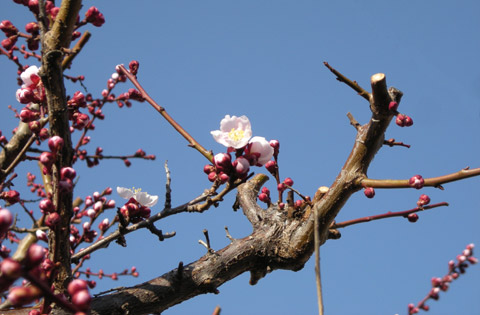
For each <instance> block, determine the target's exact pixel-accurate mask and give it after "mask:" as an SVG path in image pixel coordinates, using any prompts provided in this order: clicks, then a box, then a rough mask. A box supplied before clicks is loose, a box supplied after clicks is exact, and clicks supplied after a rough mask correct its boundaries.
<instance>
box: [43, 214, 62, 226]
mask: <svg viewBox="0 0 480 315" xmlns="http://www.w3.org/2000/svg"><path fill="white" fill-rule="evenodd" d="M60 220H61V218H60V215H59V214H58V213H56V212H52V213H50V214H49V215H48V216H47V218H46V219H45V225H46V226H48V227H49V228H52V229H53V228H54V227H56V226H57V225H58V224H59V223H60Z"/></svg>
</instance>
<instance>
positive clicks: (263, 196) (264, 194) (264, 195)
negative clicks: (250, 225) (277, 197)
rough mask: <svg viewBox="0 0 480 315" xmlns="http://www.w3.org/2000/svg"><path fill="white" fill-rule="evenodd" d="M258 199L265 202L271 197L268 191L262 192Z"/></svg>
mask: <svg viewBox="0 0 480 315" xmlns="http://www.w3.org/2000/svg"><path fill="white" fill-rule="evenodd" d="M258 199H259V200H260V201H262V202H265V203H269V202H270V197H269V196H268V195H267V194H266V193H261V194H260V195H258Z"/></svg>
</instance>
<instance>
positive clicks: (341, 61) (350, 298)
mask: <svg viewBox="0 0 480 315" xmlns="http://www.w3.org/2000/svg"><path fill="white" fill-rule="evenodd" d="M91 5H97V6H98V8H99V9H100V11H101V12H102V13H103V14H104V15H105V18H106V24H105V25H104V26H103V27H101V28H94V27H88V29H89V30H90V31H92V33H93V36H92V38H91V40H90V41H89V43H88V44H87V46H86V47H85V49H84V51H83V52H82V54H81V55H80V56H79V57H78V58H77V59H76V60H75V64H74V67H73V68H72V69H71V70H70V71H68V74H70V75H80V74H83V75H85V77H86V80H85V85H86V86H87V88H88V91H89V92H91V93H93V94H94V95H96V96H98V95H99V93H100V91H101V90H102V89H103V88H104V87H105V86H106V80H107V79H108V78H109V77H110V75H111V73H112V72H113V71H114V67H115V65H116V64H119V63H124V64H128V62H129V61H130V60H132V59H136V60H138V61H139V62H140V72H139V79H140V80H141V82H142V83H143V85H144V87H145V88H146V89H147V91H149V93H150V94H151V96H152V97H154V98H155V99H156V100H157V102H158V103H159V104H161V105H163V106H165V107H166V109H167V111H168V112H169V113H170V114H171V115H172V116H173V117H174V118H175V119H177V121H178V122H179V123H180V124H182V126H184V127H185V128H186V129H187V130H188V131H190V133H191V134H192V135H193V136H194V137H196V139H197V140H198V141H199V142H200V143H201V144H203V146H205V147H206V148H208V149H212V150H213V151H214V152H221V151H222V150H223V149H224V148H223V147H222V146H220V145H219V144H217V143H215V142H214V141H213V139H212V137H211V135H210V131H211V130H215V129H218V125H219V122H220V120H221V118H222V117H223V116H224V115H226V114H230V115H247V116H248V117H249V118H250V120H251V122H252V129H253V133H254V135H258V136H264V137H266V138H268V139H278V140H279V141H280V144H281V150H280V151H281V152H280V160H279V162H280V168H281V169H280V172H281V175H282V177H285V176H290V177H292V178H293V179H294V181H295V187H296V188H297V189H298V190H300V191H301V192H302V193H304V194H306V195H313V194H314V192H315V190H316V189H317V188H318V187H319V186H322V185H327V186H329V185H330V184H331V183H332V181H333V180H334V178H335V177H336V174H337V172H338V171H339V170H340V168H341V166H342V165H343V163H344V161H345V159H346V158H347V156H348V153H349V151H350V149H351V147H352V145H353V141H354V137H355V130H354V129H353V128H352V127H351V126H350V125H349V122H348V119H347V117H346V113H347V112H352V113H353V115H354V116H355V118H356V119H357V120H358V121H359V122H361V123H365V122H367V119H368V118H369V109H368V104H367V103H366V102H365V100H364V99H362V98H361V97H358V96H357V95H356V94H355V93H354V92H353V91H352V90H350V89H349V88H348V87H347V86H345V85H343V84H341V83H339V82H337V81H336V80H335V78H334V77H333V75H332V74H331V73H330V72H329V71H328V70H327V69H326V68H325V67H324V66H323V61H328V62H329V63H330V64H331V65H333V66H334V67H336V68H337V69H338V70H340V71H342V72H343V73H344V74H345V75H347V76H348V77H350V78H351V79H354V80H357V81H358V82H359V84H360V85H361V86H363V87H364V88H366V89H369V88H370V87H369V81H370V76H371V75H372V74H375V73H377V72H383V73H385V74H386V75H387V83H388V85H392V86H395V87H397V88H399V89H400V90H402V91H403V92H404V93H405V95H404V97H403V100H402V103H401V104H400V108H399V110H400V111H401V112H404V113H406V114H408V115H410V116H411V117H412V118H413V120H414V123H415V124H414V126H413V127H410V128H399V127H397V126H396V125H392V126H391V127H390V129H389V130H388V132H387V138H395V139H397V140H398V141H403V142H405V143H408V144H411V145H412V148H410V149H405V148H401V147H394V148H388V147H386V148H384V149H382V150H381V151H380V152H379V154H378V155H377V157H376V159H375V160H374V161H373V163H372V166H371V168H370V170H369V174H368V175H369V176H370V177H372V178H401V179H405V178H409V177H411V176H412V175H414V174H422V175H423V176H424V177H433V176H439V175H443V174H447V173H451V172H455V171H458V170H460V169H461V168H464V167H466V166H471V167H480V159H479V157H480V146H479V145H480V140H479V137H478V135H479V133H480V124H479V123H480V106H479V105H480V102H479V99H480V88H479V87H480V64H479V61H478V52H479V51H480V38H479V37H478V30H479V29H480V19H478V12H479V10H480V5H479V3H478V2H477V1H473V0H471V1H456V2H455V3H453V2H450V1H396V2H393V1H337V2H334V1H330V2H326V1H282V0H279V1H250V0H248V1H134V2H132V1H124V0H118V1H115V3H113V2H112V3H110V2H105V1H85V4H84V9H83V10H82V14H84V12H85V11H86V9H88V8H89V7H90V6H91ZM0 12H1V14H0V18H1V20H4V19H11V20H12V22H13V23H14V24H15V25H17V27H19V28H23V25H24V24H25V22H28V21H31V20H32V16H31V14H30V13H29V12H28V11H27V10H25V9H23V7H21V6H19V5H16V4H14V3H13V2H12V1H2V2H1V3H0ZM82 30H84V29H82ZM1 57H2V58H0V67H1V69H2V76H1V77H0V91H1V95H2V96H3V98H2V104H1V106H0V122H1V124H0V129H1V130H2V131H3V132H4V133H5V134H8V133H9V132H10V130H11V129H12V128H13V127H14V126H15V121H14V119H13V118H12V115H11V112H10V111H8V109H6V106H7V105H9V104H11V105H12V106H14V107H15V108H18V109H19V108H21V105H20V104H18V103H17V102H16V100H15V90H16V88H17V86H16V80H15V73H16V68H15V67H14V65H13V64H12V63H11V62H8V61H7V60H6V58H3V56H1ZM37 64H38V63H37ZM129 87H130V85H124V86H120V87H119V89H118V90H116V92H117V94H118V93H120V92H123V91H125V90H126V89H127V88H129ZM78 89H80V90H81V87H79V86H78V85H69V86H68V93H69V94H70V95H72V94H73V93H74V92H75V91H76V90H78ZM104 113H105V115H106V119H105V121H102V122H98V123H97V124H96V130H95V132H94V133H92V134H91V136H92V142H91V145H90V146H89V147H87V148H89V150H90V152H91V153H93V152H94V150H95V147H96V146H98V145H101V146H102V147H103V148H104V153H105V154H130V153H133V152H134V151H135V150H137V149H138V148H143V149H144V150H146V151H147V153H148V154H155V155H156V156H157V160H156V161H154V162H150V161H137V160H134V161H132V162H133V163H132V166H131V167H130V168H125V167H124V165H123V163H122V162H121V161H102V162H101V166H100V167H96V168H94V169H87V168H86V167H85V166H84V165H82V164H81V163H77V164H76V165H75V168H76V169H77V171H78V172H79V174H80V181H79V184H78V189H77V190H76V194H77V195H78V196H81V197H85V196H86V195H88V194H91V193H93V192H94V191H96V190H98V191H101V190H102V189H104V188H105V187H107V186H111V187H116V186H117V185H120V186H126V187H131V186H135V187H142V188H143V189H144V190H146V191H148V192H149V193H153V194H158V195H160V196H161V198H162V197H163V194H164V182H165V176H164V170H163V162H164V161H165V160H168V161H169V166H170V170H171V172H172V181H173V183H172V189H173V203H174V204H175V205H178V204H181V203H184V202H186V201H189V200H190V199H192V198H193V197H195V196H197V195H199V194H200V193H201V192H202V191H203V189H205V188H207V187H208V185H209V182H208V181H207V179H206V176H205V175H204V174H203V172H202V167H203V165H204V164H205V161H206V160H205V159H204V158H203V157H202V156H201V155H200V154H198V153H197V152H196V151H194V150H192V149H190V148H188V147H187V146H186V142H185V141H184V140H183V138H181V136H179V135H178V134H176V133H175V131H174V130H173V128H171V127H170V126H169V125H167V124H166V122H165V121H164V120H162V118H161V117H160V116H159V115H158V114H157V113H156V112H155V111H154V110H153V109H152V108H150V107H149V106H148V105H147V104H138V103H136V104H134V106H133V108H130V109H126V108H122V109H119V108H117V106H116V105H113V104H112V105H109V106H106V107H105V109H104ZM78 136H79V135H78V134H74V139H75V137H78ZM28 170H30V171H35V172H37V173H38V170H37V169H36V168H35V166H34V164H33V163H32V164H31V165H29V166H28V167H26V168H19V169H18V170H17V171H18V172H19V173H21V177H22V178H21V181H23V180H24V177H25V175H24V173H22V172H26V171H28ZM256 171H261V170H260V169H257V170H256ZM21 181H19V182H18V185H17V188H19V189H20V188H21V192H23V193H24V194H25V196H30V195H29V194H28V193H27V192H26V189H23V188H22V185H21ZM479 184H480V178H473V179H468V180H465V181H462V182H456V183H451V184H447V185H445V190H444V191H440V190H435V189H433V188H428V189H423V190H422V191H416V190H399V191H393V190H389V191H386V190H377V195H376V197H375V198H374V199H372V200H370V199H366V198H365V197H364V196H363V194H361V193H359V194H357V195H355V196H353V197H352V198H351V199H350V200H349V202H348V204H347V205H346V206H345V207H344V209H343V210H342V212H341V213H340V215H339V217H338V220H337V221H343V220H349V219H353V218H357V217H361V216H365V215H370V214H379V213H383V212H386V211H398V210H404V209H410V208H413V207H414V206H415V202H416V200H417V198H418V196H419V195H420V194H421V193H426V194H429V195H430V197H431V198H432V202H440V201H448V202H449V203H450V207H448V208H439V209H436V210H433V211H428V212H425V213H421V214H420V219H419V221H418V222H417V223H415V224H411V223H408V222H407V220H405V219H401V218H395V219H390V220H383V221H377V222H373V223H368V224H362V225H357V226H354V227H351V228H347V229H344V230H342V238H341V239H340V240H336V241H329V242H327V243H326V244H325V245H324V246H323V247H322V248H321V257H322V258H321V261H322V276H323V287H324V299H325V308H326V312H327V314H345V315H347V314H392V315H393V314H396V313H399V314H405V313H406V309H407V304H408V303H410V302H415V303H416V302H418V301H419V300H420V299H422V298H423V297H424V296H425V295H426V294H427V292H428V290H429V289H430V279H431V277H434V276H442V275H444V273H445V272H446V271H447V262H448V261H449V260H450V259H453V258H455V256H456V255H457V254H459V253H460V252H461V250H462V249H463V248H464V247H465V245H467V244H468V243H472V242H473V243H476V244H477V245H478V246H480V232H479V220H480V212H479V210H480V209H479V206H480V194H479V193H478V192H479V187H480V186H479ZM267 185H269V187H270V188H271V189H273V187H274V185H273V183H272V181H270V182H269V183H268V184H267ZM114 197H115V199H116V201H117V204H120V203H121V202H122V199H121V198H119V197H118V196H114ZM232 203H233V195H231V196H230V197H229V198H227V200H226V201H225V202H224V203H222V205H221V206H220V207H219V208H216V209H211V210H209V211H208V212H206V213H204V214H201V215H200V214H181V215H178V216H176V217H172V218H168V219H166V220H164V221H161V222H159V223H158V227H159V228H161V229H163V230H164V231H172V230H175V231H176V232H177V236H176V237H175V238H172V239H169V240H166V241H165V242H163V243H159V242H158V241H156V238H155V237H154V236H153V235H151V234H149V233H148V232H146V231H140V232H138V233H135V234H134V235H129V236H128V237H127V243H128V247H127V248H126V249H125V248H121V247H119V246H117V245H116V244H112V245H111V246H110V247H109V248H108V249H106V250H103V251H100V252H98V253H95V254H94V255H93V257H92V260H91V262H90V265H89V266H90V267H91V268H92V269H93V270H98V268H103V269H104V271H105V272H107V273H109V272H113V271H121V270H122V269H123V268H129V267H131V266H132V265H134V266H136V267H137V268H138V270H139V272H140V278H139V279H131V278H128V279H125V280H124V281H122V282H113V281H110V280H108V279H107V280H103V281H98V284H99V285H98V291H102V290H106V289H108V288H111V287H116V286H121V285H133V284H135V283H138V282H139V281H146V280H149V279H151V278H153V277H155V276H158V275H161V274H163V273H164V272H167V271H169V270H171V269H172V268H175V267H176V266H177V264H178V261H179V260H182V261H183V262H184V263H189V262H192V261H194V260H196V259H198V258H199V257H200V256H202V255H203V254H204V253H205V249H204V248H203V247H202V246H200V245H199V244H198V240H199V239H203V234H202V230H203V229H204V228H206V229H208V230H209V232H210V237H211V240H212V246H213V248H214V249H220V248H222V247H224V246H226V245H227V244H228V239H227V238H226V237H225V233H224V230H223V227H224V226H225V225H227V226H228V227H229V229H230V232H231V234H232V235H233V236H234V237H238V238H240V237H244V236H246V235H248V234H249V233H250V232H251V227H250V226H249V224H248V221H247V220H246V218H245V217H243V215H242V214H241V213H240V212H233V211H232V209H231V204H232ZM159 204H162V201H161V202H160V203H159ZM12 210H13V208H12ZM15 210H18V209H15ZM153 210H154V211H158V210H160V207H157V208H154V209H153ZM112 216H113V213H112V214H111V217H112ZM478 252H479V251H478V250H477V253H478ZM248 277H249V275H248V274H244V275H242V276H240V277H238V278H237V279H235V280H233V281H231V282H229V283H227V284H225V285H224V286H222V287H220V294H219V295H213V294H210V295H204V296H201V297H197V298H194V299H192V300H190V301H187V302H184V303H182V304H181V305H179V306H177V307H174V308H172V309H170V310H167V311H166V312H164V314H166V315H170V314H210V313H211V312H212V311H213V309H214V307H215V306H216V305H220V306H221V307H222V309H223V311H222V314H225V315H237V314H238V315H239V314H315V312H316V311H317V301H316V292H315V279H314V264H313V260H311V261H310V262H309V263H308V264H307V265H306V266H305V268H304V269H303V270H301V271H299V272H296V273H294V272H291V271H275V272H273V273H271V274H269V275H267V277H266V278H264V279H262V280H261V281H260V282H259V283H258V284H257V285H256V286H253V287H252V286H250V285H249V284H248ZM479 283H480V269H479V267H478V266H475V267H472V268H469V269H468V271H467V274H466V275H465V276H462V277H461V278H460V279H459V280H457V281H455V282H454V283H453V284H452V285H451V288H450V290H449V292H448V293H446V294H445V293H442V294H441V297H440V300H439V301H438V302H430V303H429V305H430V306H431V311H430V313H432V314H479V313H480V301H479V299H478V294H479V293H480V289H479V285H478V284H479Z"/></svg>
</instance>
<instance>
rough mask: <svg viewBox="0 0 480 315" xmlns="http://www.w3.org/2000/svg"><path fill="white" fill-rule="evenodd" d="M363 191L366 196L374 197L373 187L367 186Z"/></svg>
mask: <svg viewBox="0 0 480 315" xmlns="http://www.w3.org/2000/svg"><path fill="white" fill-rule="evenodd" d="M363 193H364V194H365V196H366V197H367V198H373V197H375V189H373V187H367V188H365V189H364V190H363Z"/></svg>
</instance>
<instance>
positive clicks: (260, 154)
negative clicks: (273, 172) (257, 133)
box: [248, 137, 274, 166]
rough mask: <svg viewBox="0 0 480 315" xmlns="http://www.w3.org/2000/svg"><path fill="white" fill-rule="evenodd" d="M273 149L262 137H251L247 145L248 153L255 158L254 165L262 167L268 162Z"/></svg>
mask: <svg viewBox="0 0 480 315" xmlns="http://www.w3.org/2000/svg"><path fill="white" fill-rule="evenodd" d="M273 151H274V149H273V148H272V147H271V146H270V143H269V142H268V141H267V140H266V139H265V138H264V137H253V138H252V139H250V142H249V143H248V153H249V154H250V155H255V156H257V161H256V162H257V163H256V165H259V166H263V165H265V163H267V162H268V161H270V159H271V158H272V156H273Z"/></svg>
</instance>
